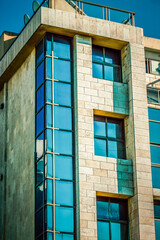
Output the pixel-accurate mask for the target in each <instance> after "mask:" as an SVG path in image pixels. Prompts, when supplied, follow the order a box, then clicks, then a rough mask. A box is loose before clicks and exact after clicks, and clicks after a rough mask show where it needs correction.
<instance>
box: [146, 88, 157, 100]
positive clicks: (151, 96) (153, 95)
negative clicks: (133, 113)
mask: <svg viewBox="0 0 160 240" xmlns="http://www.w3.org/2000/svg"><path fill="white" fill-rule="evenodd" d="M147 99H148V102H149V103H159V91H158V89H152V88H147Z"/></svg>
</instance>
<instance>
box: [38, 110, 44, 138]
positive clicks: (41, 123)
mask: <svg viewBox="0 0 160 240" xmlns="http://www.w3.org/2000/svg"><path fill="white" fill-rule="evenodd" d="M43 128H44V110H43V109H42V110H41V111H40V112H39V113H38V114H37V115H36V136H37V135H38V134H39V133H40V132H42V131H43Z"/></svg>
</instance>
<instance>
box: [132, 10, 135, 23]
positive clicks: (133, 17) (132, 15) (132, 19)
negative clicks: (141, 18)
mask: <svg viewBox="0 0 160 240" xmlns="http://www.w3.org/2000/svg"><path fill="white" fill-rule="evenodd" d="M132 26H135V21H134V13H132Z"/></svg>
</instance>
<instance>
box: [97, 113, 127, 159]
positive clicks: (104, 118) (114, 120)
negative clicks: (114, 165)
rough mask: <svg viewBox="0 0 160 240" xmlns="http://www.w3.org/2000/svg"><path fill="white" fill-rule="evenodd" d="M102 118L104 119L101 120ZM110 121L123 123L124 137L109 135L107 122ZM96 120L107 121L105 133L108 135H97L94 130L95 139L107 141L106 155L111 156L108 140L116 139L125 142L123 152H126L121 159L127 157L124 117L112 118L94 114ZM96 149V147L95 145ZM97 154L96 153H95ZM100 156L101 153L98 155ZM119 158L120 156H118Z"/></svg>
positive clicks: (118, 141)
mask: <svg viewBox="0 0 160 240" xmlns="http://www.w3.org/2000/svg"><path fill="white" fill-rule="evenodd" d="M100 119H103V121H99V120H100ZM108 120H110V121H113V123H118V124H119V126H120V125H121V127H122V132H121V134H122V138H113V137H108V127H107V123H108V122H109V121H108ZM95 121H99V122H105V134H106V136H105V137H104V136H100V135H95V130H94V140H95V139H100V140H105V141H106V156H105V157H109V153H108V141H116V142H117V143H122V144H123V148H124V149H123V152H124V158H120V159H126V146H125V131H124V119H119V118H112V117H104V116H98V115H94V122H95ZM94 150H95V147H94ZM95 155H96V154H95ZM117 155H118V151H117ZM96 156H99V155H96ZM117 158H119V156H117Z"/></svg>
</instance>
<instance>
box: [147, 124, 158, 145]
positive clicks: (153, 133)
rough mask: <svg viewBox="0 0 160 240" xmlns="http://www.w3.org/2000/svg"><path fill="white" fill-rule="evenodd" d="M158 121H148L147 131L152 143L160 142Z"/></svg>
mask: <svg viewBox="0 0 160 240" xmlns="http://www.w3.org/2000/svg"><path fill="white" fill-rule="evenodd" d="M159 132H160V123H157V122H149V133H150V141H151V142H153V143H160V134H157V133H159Z"/></svg>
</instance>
